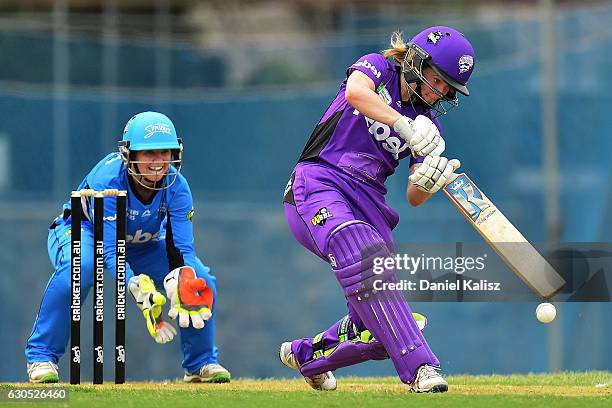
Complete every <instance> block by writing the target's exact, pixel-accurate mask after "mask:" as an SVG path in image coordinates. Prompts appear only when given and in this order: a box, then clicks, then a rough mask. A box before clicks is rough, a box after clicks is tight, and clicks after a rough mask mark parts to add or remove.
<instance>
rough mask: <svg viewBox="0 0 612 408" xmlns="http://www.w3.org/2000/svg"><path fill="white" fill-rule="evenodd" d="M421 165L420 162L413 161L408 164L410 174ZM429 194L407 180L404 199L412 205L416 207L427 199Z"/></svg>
mask: <svg viewBox="0 0 612 408" xmlns="http://www.w3.org/2000/svg"><path fill="white" fill-rule="evenodd" d="M420 165H421V163H415V164H413V165H412V166H410V175H413V174H414V172H415V171H416V169H417V168H418V167H419V166H420ZM429 197H431V194H430V193H428V192H425V191H423V190H419V189H418V188H417V187H416V186H415V185H414V184H412V183H411V182H410V180H408V185H407V187H406V199H407V200H408V202H409V203H410V205H412V206H413V207H418V206H419V205H421V204H423V203H424V202H425V201H427V200H429Z"/></svg>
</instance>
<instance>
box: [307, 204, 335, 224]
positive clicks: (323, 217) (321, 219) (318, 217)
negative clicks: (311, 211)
mask: <svg viewBox="0 0 612 408" xmlns="http://www.w3.org/2000/svg"><path fill="white" fill-rule="evenodd" d="M331 217H333V215H332V213H330V212H329V211H327V208H326V207H323V208H320V209H319V211H317V213H316V214H315V216H314V217H313V218H312V220H310V222H312V225H314V226H315V227H316V226H321V227H322V226H323V225H325V223H326V222H327V219H328V218H331Z"/></svg>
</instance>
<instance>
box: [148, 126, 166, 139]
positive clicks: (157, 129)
mask: <svg viewBox="0 0 612 408" xmlns="http://www.w3.org/2000/svg"><path fill="white" fill-rule="evenodd" d="M145 131H146V132H147V133H146V134H145V135H144V138H145V139H148V138H150V137H151V136H153V135H154V134H156V133H165V134H167V135H171V134H172V131H171V130H170V126H168V125H166V124H165V123H154V124H152V125H149V126H146V127H145Z"/></svg>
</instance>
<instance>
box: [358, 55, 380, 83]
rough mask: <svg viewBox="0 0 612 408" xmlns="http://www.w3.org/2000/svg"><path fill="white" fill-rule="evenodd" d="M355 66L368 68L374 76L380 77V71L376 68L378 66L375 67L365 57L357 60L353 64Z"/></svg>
mask: <svg viewBox="0 0 612 408" xmlns="http://www.w3.org/2000/svg"><path fill="white" fill-rule="evenodd" d="M354 66H355V67H364V68H365V69H369V70H370V71H372V73H373V74H374V76H375V77H376V78H378V79H380V71H379V70H378V68H376V67H375V66H374V65H372V64H371V63H370V62H368V60H367V59H365V60H363V61H359V62H358V63H356V64H355V65H354Z"/></svg>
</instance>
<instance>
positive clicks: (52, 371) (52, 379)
mask: <svg viewBox="0 0 612 408" xmlns="http://www.w3.org/2000/svg"><path fill="white" fill-rule="evenodd" d="M28 377H30V382H33V383H56V382H59V374H58V373H57V365H56V364H54V363H52V362H50V361H35V362H33V363H29V364H28Z"/></svg>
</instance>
